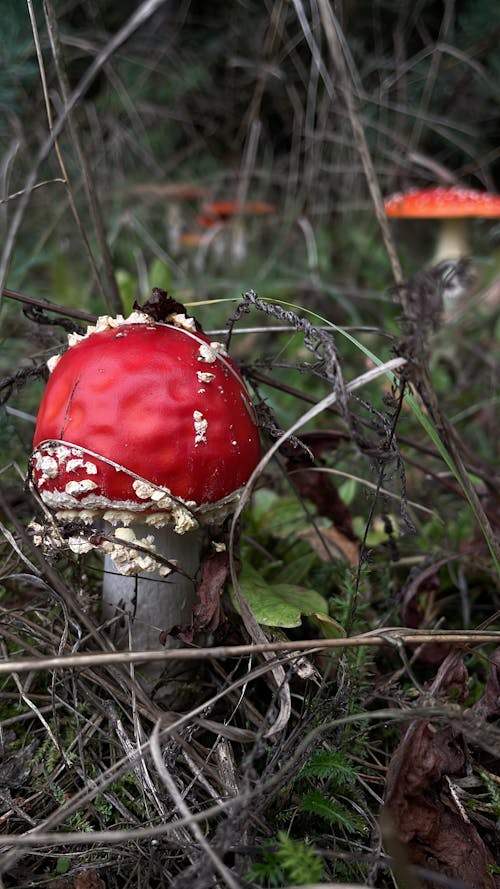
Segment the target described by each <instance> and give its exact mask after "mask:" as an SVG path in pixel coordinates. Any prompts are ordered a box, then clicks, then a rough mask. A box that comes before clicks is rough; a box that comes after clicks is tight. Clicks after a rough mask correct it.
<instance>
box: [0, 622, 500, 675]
mask: <svg viewBox="0 0 500 889" xmlns="http://www.w3.org/2000/svg"><path fill="white" fill-rule="evenodd" d="M426 642H432V643H436V644H438V645H500V630H499V631H474V630H460V631H452V630H449V631H446V630H427V631H426V632H421V631H417V630H415V631H412V630H409V629H407V628H406V627H387V628H386V629H384V630H383V631H382V632H381V631H377V632H368V633H362V634H360V635H358V636H349V637H348V638H345V639H312V640H311V639H297V640H294V641H293V642H259V643H254V644H251V645H217V646H215V647H214V648H182V649H175V650H166V651H163V650H160V651H110V652H103V653H97V652H96V653H95V654H94V653H92V654H75V655H62V656H60V657H45V658H12V659H10V660H8V661H5V662H0V675H6V674H9V673H11V672H12V671H13V670H15V671H16V672H17V673H26V672H28V671H29V670H34V671H35V672H40V671H42V670H66V669H77V670H83V669H86V668H88V667H95V666H101V665H103V664H115V665H119V664H126V665H127V666H128V665H130V664H142V663H153V662H156V661H165V662H166V661H172V660H181V661H207V660H219V659H221V658H239V657H244V656H246V655H255V654H272V653H273V652H292V653H293V652H298V651H306V652H310V653H312V652H316V651H323V650H325V651H326V650H333V649H340V650H342V649H345V648H359V647H360V646H363V645H367V646H369V647H378V646H380V645H391V644H401V643H402V644H404V645H421V644H423V643H426Z"/></svg>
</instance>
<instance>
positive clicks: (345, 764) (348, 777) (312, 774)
mask: <svg viewBox="0 0 500 889" xmlns="http://www.w3.org/2000/svg"><path fill="white" fill-rule="evenodd" d="M300 777H301V778H328V779H329V780H331V781H335V784H336V786H337V788H339V787H342V786H344V787H345V785H351V784H354V782H355V781H356V770H355V769H354V767H353V765H352V764H351V762H350V761H349V759H348V757H347V756H346V755H345V753H343V752H342V751H341V750H318V751H317V752H316V753H314V754H313V756H311V759H310V760H309V761H308V762H306V764H305V765H304V767H303V768H302V769H301V771H300Z"/></svg>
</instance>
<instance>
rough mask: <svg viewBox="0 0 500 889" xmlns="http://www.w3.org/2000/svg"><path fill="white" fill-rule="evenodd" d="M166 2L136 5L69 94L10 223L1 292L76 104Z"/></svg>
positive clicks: (2, 260)
mask: <svg viewBox="0 0 500 889" xmlns="http://www.w3.org/2000/svg"><path fill="white" fill-rule="evenodd" d="M163 3H165V0H144V2H143V3H141V5H140V6H139V7H138V9H136V11H135V12H134V13H133V14H132V15H131V16H130V18H129V19H128V21H127V22H126V23H125V24H124V25H123V26H122V27H121V28H120V29H119V30H118V31H117V33H116V34H115V35H114V37H112V38H111V40H110V41H109V42H108V44H107V45H106V46H105V47H104V48H103V49H102V50H101V51H100V52H99V53H98V54H97V56H96V58H95V59H94V61H93V62H92V64H91V65H90V66H89V68H88V69H87V71H86V73H85V74H84V76H83V77H82V79H81V80H80V82H79V83H78V85H77V86H76V87H75V89H74V90H73V92H72V93H71V95H69V96H68V100H67V102H66V104H65V106H64V109H63V111H62V113H61V114H60V115H59V117H58V118H57V120H55V121H54V125H53V128H52V132H51V133H50V134H49V136H48V137H47V138H46V139H45V141H44V142H43V144H42V145H41V147H40V149H39V151H38V154H37V157H36V158H35V161H34V162H33V164H32V167H31V170H30V173H29V174H28V176H27V178H26V182H25V184H24V189H23V190H22V195H21V199H20V201H19V204H18V206H17V209H16V212H15V213H14V216H13V218H12V221H11V223H10V226H9V229H8V232H7V236H6V238H5V239H4V245H3V250H2V255H1V257H0V295H1V294H2V293H3V289H4V284H5V281H6V278H7V274H8V270H9V266H10V261H11V258H12V253H13V250H14V245H15V243H16V238H17V236H18V233H19V229H20V227H21V224H22V221H23V218H24V214H25V212H26V208H27V206H28V204H29V201H30V197H31V193H32V190H33V187H34V186H35V185H36V180H37V176H38V170H39V168H40V165H41V164H42V162H43V161H44V160H45V158H46V157H47V156H48V154H49V153H50V151H51V150H52V148H53V145H54V142H55V140H56V139H57V138H58V136H59V135H60V134H61V132H62V130H63V129H64V127H65V125H66V122H67V120H68V117H69V115H70V114H71V112H72V110H73V108H75V106H76V105H77V104H78V102H79V101H80V99H81V98H82V96H84V95H85V93H86V92H87V90H88V89H89V87H90V86H91V84H92V83H93V82H94V79H95V78H96V77H97V75H98V73H99V71H101V69H102V68H103V67H104V65H105V64H106V62H107V61H108V60H109V59H110V58H111V56H112V55H113V54H114V53H115V52H116V50H117V49H118V48H119V47H120V46H121V45H122V44H123V43H124V42H125V41H126V40H128V38H129V37H130V35H131V34H133V33H134V31H136V30H137V28H140V26H141V25H142V24H144V22H146V21H147V20H148V19H149V18H150V17H151V16H152V15H153V13H154V12H156V10H157V9H159V7H160V6H162V5H163ZM0 302H1V296H0Z"/></svg>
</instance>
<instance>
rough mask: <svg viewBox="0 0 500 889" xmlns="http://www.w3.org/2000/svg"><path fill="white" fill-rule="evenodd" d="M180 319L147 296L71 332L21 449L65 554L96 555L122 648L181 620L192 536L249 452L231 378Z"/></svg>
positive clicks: (212, 346) (226, 365) (246, 466)
mask: <svg viewBox="0 0 500 889" xmlns="http://www.w3.org/2000/svg"><path fill="white" fill-rule="evenodd" d="M136 308H138V307H136ZM182 308H183V307H182V306H180V304H179V303H175V301H174V300H171V299H170V298H169V297H168V296H167V295H166V294H165V293H164V292H163V291H159V290H158V289H157V290H156V291H153V298H152V299H151V300H150V301H149V303H147V304H146V306H143V307H142V309H141V310H139V311H135V312H133V313H132V315H130V316H129V317H128V318H126V319H125V318H123V317H121V316H118V317H117V318H108V317H103V318H99V319H98V322H97V324H96V325H95V326H94V327H89V328H88V330H87V333H86V334H84V335H83V336H79V335H75V334H71V335H70V337H69V348H68V349H67V350H66V352H64V353H63V354H62V356H60V357H59V358H58V359H57V360H54V359H52V360H51V362H50V370H51V375H50V378H49V381H48V383H47V387H46V389H45V392H44V395H43V397H42V401H41V404H40V409H39V412H38V418H37V424H36V429H35V436H34V441H33V448H34V450H33V455H32V459H31V481H32V484H33V486H34V487H35V488H36V490H37V491H38V493H39V495H40V497H41V500H42V501H43V503H44V504H45V505H46V506H47V507H48V508H49V510H51V511H52V512H53V513H54V514H55V517H56V519H57V520H58V521H60V522H62V523H65V524H66V528H67V529H68V530H67V532H66V538H67V542H68V544H69V546H70V548H72V549H73V550H74V551H76V552H86V551H88V550H90V549H91V548H93V547H94V548H97V549H98V550H100V551H102V552H104V553H106V555H107V567H108V568H110V569H112V572H113V573H110V572H109V571H108V572H107V573H106V575H105V580H104V590H103V592H104V601H105V608H104V611H105V616H108V617H109V616H111V615H112V614H113V613H115V611H116V608H117V607H119V608H121V609H122V610H124V611H126V612H129V613H130V615H131V618H132V646H133V647H134V648H135V649H143V648H148V647H149V648H151V647H158V645H159V641H158V640H159V634H160V631H161V630H164V629H167V628H169V627H172V626H175V625H177V624H180V623H186V622H188V621H189V619H190V616H191V611H192V605H193V602H194V599H195V583H194V579H195V575H196V571H197V568H198V566H199V558H200V549H201V542H202V536H203V530H204V529H205V528H207V527H210V526H212V527H218V526H221V525H222V524H223V522H224V520H225V519H226V518H227V516H228V515H230V514H231V512H232V511H233V510H234V508H235V506H236V503H237V502H238V499H239V496H240V493H241V491H242V488H243V486H244V485H245V483H246V481H247V480H248V478H249V476H250V474H251V472H252V470H253V469H254V468H255V466H256V465H257V463H258V462H259V459H260V453H261V451H260V443H259V434H258V429H257V422H256V415H255V411H254V408H253V405H252V402H251V401H250V397H249V395H248V393H247V390H246V388H245V385H244V383H243V379H242V377H241V375H240V373H239V371H238V370H237V368H236V366H235V365H234V363H233V362H232V361H231V359H230V358H229V357H228V356H227V354H226V352H225V350H224V348H223V347H222V346H221V344H219V343H214V342H211V341H210V339H209V338H208V337H207V336H205V335H204V334H203V333H201V332H200V331H199V330H198V329H197V327H196V324H195V322H194V320H193V319H191V318H187V317H186V315H185V314H184V313H183V311H182ZM179 310H180V311H179ZM160 316H161V318H162V319H164V320H159V317H160ZM96 522H97V523H99V522H101V529H100V530H96ZM68 523H72V524H68ZM75 523H76V528H77V529H80V530H76V531H75ZM103 523H104V528H105V529H109V528H111V533H109V530H108V531H107V530H104V531H103V530H102V524H103ZM85 526H91V528H90V530H89V529H87V531H86V530H85ZM64 533H65V532H64V531H63V536H64ZM175 562H177V563H178V570H175V571H171V570H170V569H171V568H172V567H174V566H173V565H172V563H175ZM123 575H128V576H123ZM144 575H146V576H144ZM147 578H149V579H147Z"/></svg>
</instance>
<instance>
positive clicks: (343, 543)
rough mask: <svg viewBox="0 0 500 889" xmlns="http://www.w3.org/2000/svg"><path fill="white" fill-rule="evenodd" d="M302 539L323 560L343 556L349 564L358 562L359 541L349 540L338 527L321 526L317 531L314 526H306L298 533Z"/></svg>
mask: <svg viewBox="0 0 500 889" xmlns="http://www.w3.org/2000/svg"><path fill="white" fill-rule="evenodd" d="M299 537H301V538H302V539H303V540H307V542H308V544H309V545H310V546H311V547H312V549H313V550H314V551H315V552H317V553H318V555H319V557H320V558H321V559H323V561H324V562H327V561H329V559H330V558H331V557H332V556H333V558H337V559H338V558H339V555H340V557H341V558H344V559H345V561H346V562H347V563H348V564H349V565H357V564H358V562H359V543H358V541H355V540H350V539H349V538H348V537H346V536H345V534H343V533H342V532H341V531H339V530H338V528H321V532H320V533H318V531H316V529H315V528H307V529H306V530H304V531H302V532H301V533H300V534H299Z"/></svg>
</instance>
